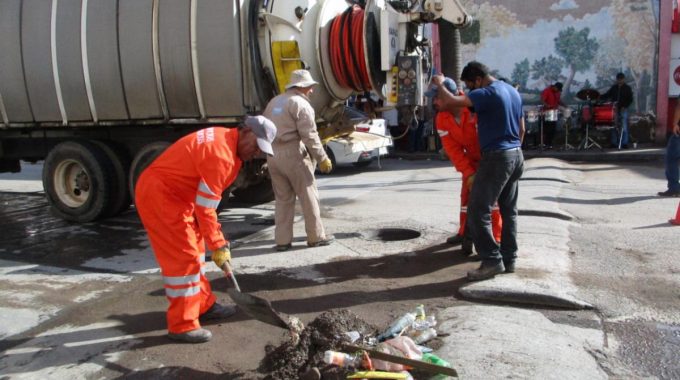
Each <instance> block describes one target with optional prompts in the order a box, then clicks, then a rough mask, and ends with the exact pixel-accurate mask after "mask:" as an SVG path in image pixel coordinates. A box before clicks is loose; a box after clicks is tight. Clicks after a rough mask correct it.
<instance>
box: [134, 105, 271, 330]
mask: <svg viewBox="0 0 680 380" xmlns="http://www.w3.org/2000/svg"><path fill="white" fill-rule="evenodd" d="M275 136H276V127H275V126H274V124H273V123H272V122H271V121H269V120H268V119H266V118H265V117H263V116H256V117H250V116H249V117H247V118H246V120H245V127H242V128H239V129H237V128H223V127H209V128H205V129H201V130H199V131H197V132H194V133H191V134H189V135H187V136H184V137H182V138H181V139H179V140H178V141H177V142H175V143H174V144H172V145H171V146H170V147H169V148H168V149H166V150H165V151H164V152H163V153H162V154H161V155H160V156H159V157H158V158H156V160H154V161H153V162H152V163H151V165H149V167H147V168H146V169H145V170H144V171H143V172H142V174H141V175H140V177H139V181H138V182H137V186H136V188H135V201H136V202H135V204H136V207H137V212H138V213H139V216H140V218H141V220H142V224H144V228H145V229H146V232H147V234H148V236H149V241H150V242H151V248H152V249H153V251H154V254H155V256H156V260H157V261H158V264H159V265H160V267H161V274H162V276H163V283H164V287H165V295H166V296H167V298H168V301H170V306H169V307H168V311H167V323H168V336H169V337H170V338H171V339H175V340H180V341H185V342H190V343H202V342H207V341H208V340H210V338H211V337H212V334H211V333H210V331H208V330H206V329H204V328H201V325H200V323H199V317H200V319H201V320H209V319H223V318H227V317H229V316H231V315H233V314H234V313H235V312H236V308H235V307H234V306H223V305H220V304H219V303H217V302H216V300H215V295H214V294H213V293H212V290H211V288H210V283H209V282H208V279H207V278H206V277H205V269H204V267H203V266H204V265H205V250H206V246H207V248H208V249H209V250H210V251H212V258H213V261H214V262H215V264H217V266H219V267H222V265H223V264H224V263H225V262H230V260H231V252H230V250H229V242H228V241H227V240H226V239H225V238H224V235H223V234H222V228H221V226H220V223H219V222H218V221H217V212H216V209H217V206H218V205H219V203H220V200H221V199H222V198H221V197H222V192H223V191H224V190H225V189H226V188H227V187H229V185H231V183H232V182H234V180H235V179H236V176H237V175H238V172H239V169H240V168H241V165H242V163H243V161H249V160H251V159H253V158H255V157H257V156H259V155H261V154H262V152H264V153H267V154H268V155H272V154H273V150H272V146H271V143H272V141H274V138H275ZM227 267H229V266H227Z"/></svg>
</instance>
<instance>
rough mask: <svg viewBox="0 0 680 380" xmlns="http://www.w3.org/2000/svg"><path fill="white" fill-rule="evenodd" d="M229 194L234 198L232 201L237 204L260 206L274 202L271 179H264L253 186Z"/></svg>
mask: <svg viewBox="0 0 680 380" xmlns="http://www.w3.org/2000/svg"><path fill="white" fill-rule="evenodd" d="M231 194H232V195H233V196H234V200H235V201H236V202H239V203H248V204H261V203H267V202H271V201H273V200H274V188H272V180H271V178H265V179H263V180H262V181H261V182H258V183H256V184H254V185H250V186H248V187H243V188H239V189H236V190H234V191H232V192H231Z"/></svg>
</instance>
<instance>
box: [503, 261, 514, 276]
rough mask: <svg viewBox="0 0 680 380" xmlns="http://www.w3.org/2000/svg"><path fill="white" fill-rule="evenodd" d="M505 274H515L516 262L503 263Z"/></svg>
mask: <svg viewBox="0 0 680 380" xmlns="http://www.w3.org/2000/svg"><path fill="white" fill-rule="evenodd" d="M503 266H505V273H515V260H510V261H503Z"/></svg>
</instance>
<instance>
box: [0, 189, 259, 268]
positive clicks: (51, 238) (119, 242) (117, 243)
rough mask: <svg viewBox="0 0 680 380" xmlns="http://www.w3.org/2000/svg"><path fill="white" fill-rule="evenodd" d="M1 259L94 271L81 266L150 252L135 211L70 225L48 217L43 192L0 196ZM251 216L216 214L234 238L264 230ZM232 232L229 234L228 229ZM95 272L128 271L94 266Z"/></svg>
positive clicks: (225, 229) (228, 235) (2, 193)
mask: <svg viewBox="0 0 680 380" xmlns="http://www.w3.org/2000/svg"><path fill="white" fill-rule="evenodd" d="M0 206H1V207H0V231H1V232H0V259H5V260H13V261H20V262H25V263H32V264H41V265H51V266H56V267H65V268H72V269H81V270H87V271H93V268H92V267H90V266H86V265H84V264H85V263H87V262H88V261H90V260H92V259H96V258H111V257H116V256H122V255H124V254H125V252H135V251H144V250H147V251H150V248H149V243H148V241H147V237H146V232H145V230H144V228H143V226H142V223H141V222H140V220H139V217H138V216H137V213H136V211H135V209H134V207H131V208H130V209H128V210H127V211H125V212H123V213H121V214H120V215H117V216H114V217H110V218H106V219H101V220H97V221H95V222H91V223H72V222H67V221H65V220H62V219H60V218H57V217H55V216H53V215H51V214H50V206H49V204H48V202H47V199H46V198H45V196H44V194H40V193H10V192H0ZM257 218H260V216H259V215H256V214H248V213H245V214H244V213H242V212H240V211H236V212H231V211H230V210H228V209H227V210H226V211H225V212H223V213H221V214H220V217H219V220H220V222H221V223H222V227H223V231H224V232H225V236H227V238H229V239H231V240H237V239H240V238H242V237H244V236H247V235H250V234H252V233H254V232H257V231H260V230H262V229H263V228H267V226H266V225H265V226H263V225H253V224H252V223H250V222H251V221H252V220H257ZM230 230H231V231H234V232H233V233H231V234H230V233H228V232H229V231H230ZM94 271H96V272H111V273H119V272H121V273H127V271H125V270H123V271H121V270H116V269H107V268H102V267H99V268H95V269H94Z"/></svg>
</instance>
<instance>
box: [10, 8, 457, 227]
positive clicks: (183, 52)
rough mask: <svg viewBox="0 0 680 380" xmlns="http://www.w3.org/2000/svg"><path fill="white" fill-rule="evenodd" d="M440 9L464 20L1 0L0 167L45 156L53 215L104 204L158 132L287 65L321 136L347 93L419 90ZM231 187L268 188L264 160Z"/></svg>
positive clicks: (231, 101) (205, 112) (207, 121)
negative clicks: (427, 28)
mask: <svg viewBox="0 0 680 380" xmlns="http://www.w3.org/2000/svg"><path fill="white" fill-rule="evenodd" d="M438 19H444V20H447V21H449V22H450V23H453V24H454V25H456V26H464V25H466V24H468V23H469V22H470V18H469V16H468V15H467V14H466V12H465V10H464V9H463V8H462V7H461V5H460V3H459V2H458V0H423V1H413V0H405V1H401V0H399V1H385V0H360V1H359V0H358V1H343V0H0V172H8V171H10V172H16V171H19V170H20V160H26V161H29V162H36V161H40V160H44V166H43V176H42V180H43V186H44V190H45V194H46V197H47V199H48V201H49V203H50V206H51V210H52V211H53V213H54V214H55V215H57V216H59V217H61V218H63V219H66V220H69V221H76V222H89V221H93V220H95V219H97V218H101V217H107V216H112V215H116V214H118V213H120V212H121V211H123V210H126V209H127V208H128V207H129V206H130V204H131V199H132V192H133V190H134V185H135V182H136V180H137V177H138V176H139V174H140V173H141V171H142V170H143V169H144V167H146V165H148V164H149V163H150V162H151V161H152V160H153V158H155V157H156V156H157V155H158V154H159V153H160V152H161V151H162V150H163V149H165V148H166V147H167V146H168V145H169V144H170V143H172V142H173V141H175V140H177V139H178V138H180V137H181V136H183V135H185V134H187V133H189V132H191V131H194V130H197V129H200V128H204V127H205V126H208V125H224V126H229V127H235V126H237V125H238V123H239V122H240V121H241V120H242V119H243V117H244V116H245V115H248V114H257V113H259V112H261V111H262V110H263V109H264V107H265V106H266V104H267V102H268V101H269V99H271V98H272V97H274V96H275V95H276V94H278V93H280V92H282V91H284V86H285V85H286V83H287V81H288V77H289V74H290V72H291V71H293V70H295V69H299V68H306V69H308V70H310V71H311V73H312V75H313V77H314V78H315V79H316V80H317V81H319V83H320V84H319V85H318V86H317V88H316V89H315V93H314V96H313V97H312V99H311V103H312V105H313V106H314V109H315V110H316V115H317V119H318V120H317V123H318V127H319V132H320V134H321V135H322V137H332V136H335V135H341V134H343V133H349V132H348V131H350V132H351V128H352V125H353V123H354V122H355V120H353V119H352V117H350V116H348V115H350V113H348V112H345V110H346V107H345V101H346V99H348V98H349V97H350V96H351V95H353V94H357V93H360V92H367V91H372V92H374V93H376V94H377V95H378V96H379V97H381V98H382V99H383V101H384V104H385V106H387V107H389V106H394V107H406V108H414V107H418V106H419V105H422V92H423V89H424V87H425V86H426V85H427V83H428V81H429V77H430V74H431V71H432V64H431V62H432V60H431V57H430V52H429V49H428V41H427V40H426V39H425V38H423V34H422V33H423V25H425V24H427V23H431V22H434V21H436V20H438ZM230 190H231V192H232V194H233V195H234V196H235V197H236V198H237V199H240V200H242V201H246V202H257V201H265V200H269V199H271V198H272V190H271V183H270V181H269V178H268V174H267V170H266V162H265V161H264V160H260V161H254V162H252V163H250V164H248V165H244V167H243V169H242V172H241V173H240V175H239V179H238V180H237V181H236V184H235V186H234V187H233V188H232V189H230Z"/></svg>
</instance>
